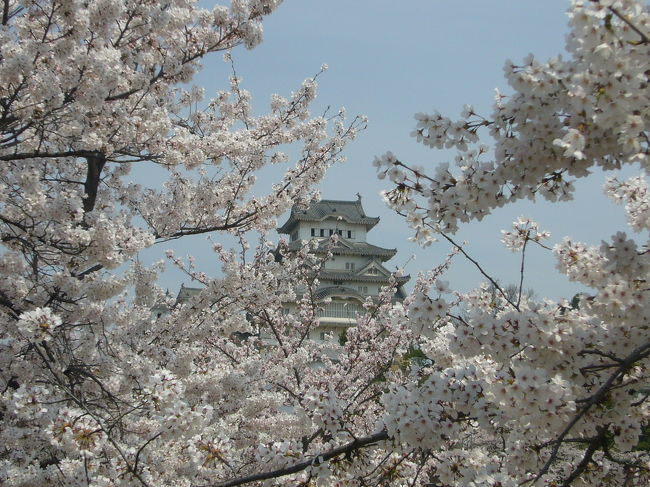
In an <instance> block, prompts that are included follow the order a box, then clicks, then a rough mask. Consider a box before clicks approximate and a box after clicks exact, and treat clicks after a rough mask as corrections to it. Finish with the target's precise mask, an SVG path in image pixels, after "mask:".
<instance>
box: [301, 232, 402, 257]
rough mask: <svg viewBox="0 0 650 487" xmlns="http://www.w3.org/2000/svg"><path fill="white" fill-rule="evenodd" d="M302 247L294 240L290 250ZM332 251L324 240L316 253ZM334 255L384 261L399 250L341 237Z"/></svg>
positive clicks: (334, 249) (334, 248) (328, 242)
mask: <svg viewBox="0 0 650 487" xmlns="http://www.w3.org/2000/svg"><path fill="white" fill-rule="evenodd" d="M301 246H302V242H301V241H299V240H294V241H293V242H290V243H289V248H290V249H292V250H297V249H299V248H300V247H301ZM329 250H330V241H329V239H324V240H321V241H319V242H318V247H317V248H316V250H315V252H316V253H325V252H327V251H329ZM331 250H332V253H333V254H334V255H363V256H371V257H378V258H379V259H381V260H382V261H385V260H389V259H391V258H392V257H393V256H394V255H395V254H396V253H397V249H386V248H383V247H378V246H376V245H372V244H369V243H368V242H355V241H353V240H348V239H346V238H343V237H339V240H338V242H337V244H336V245H335V246H334V247H332V248H331Z"/></svg>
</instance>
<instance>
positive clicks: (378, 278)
mask: <svg viewBox="0 0 650 487" xmlns="http://www.w3.org/2000/svg"><path fill="white" fill-rule="evenodd" d="M318 279H320V280H321V281H325V280H327V281H359V282H380V283H387V282H388V280H389V278H388V277H386V276H383V275H381V274H377V275H365V276H364V275H359V274H354V273H352V272H350V271H334V270H324V271H322V272H320V273H319V274H318ZM396 279H397V283H398V284H400V285H401V284H405V283H407V282H408V281H409V279H411V276H401V277H398V278H396Z"/></svg>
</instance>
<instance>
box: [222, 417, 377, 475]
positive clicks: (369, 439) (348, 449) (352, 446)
mask: <svg viewBox="0 0 650 487" xmlns="http://www.w3.org/2000/svg"><path fill="white" fill-rule="evenodd" d="M387 439H388V433H387V432H386V430H383V431H380V432H379V433H375V434H374V435H370V436H364V437H362V438H357V439H356V440H354V441H351V442H350V443H347V444H345V445H342V446H340V447H338V448H334V449H333V450H330V451H328V452H327V453H323V454H322V455H318V456H317V457H314V458H312V459H310V460H305V461H304V462H300V463H296V464H295V465H292V466H290V467H285V468H280V469H277V470H272V471H270V472H263V473H257V474H253V475H249V476H247V477H240V478H238V479H232V480H228V481H226V482H223V483H220V484H212V486H213V487H236V486H238V485H244V484H249V483H251V482H258V481H260V480H268V479H273V478H278V477H284V476H285V475H291V474H293V473H298V472H301V471H303V470H305V469H307V468H309V467H311V466H312V465H319V464H321V463H323V462H327V461H328V460H331V459H332V458H335V457H338V456H339V455H347V454H350V453H352V452H354V451H356V450H360V449H361V448H364V447H367V446H369V445H372V444H373V443H378V442H380V441H384V440H387Z"/></svg>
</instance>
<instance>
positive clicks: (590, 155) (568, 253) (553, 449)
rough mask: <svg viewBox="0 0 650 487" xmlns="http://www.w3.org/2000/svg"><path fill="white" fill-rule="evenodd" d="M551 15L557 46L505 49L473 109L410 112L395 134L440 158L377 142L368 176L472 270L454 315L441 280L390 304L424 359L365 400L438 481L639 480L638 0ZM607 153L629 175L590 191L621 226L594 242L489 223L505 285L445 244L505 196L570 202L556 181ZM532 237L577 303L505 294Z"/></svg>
mask: <svg viewBox="0 0 650 487" xmlns="http://www.w3.org/2000/svg"><path fill="white" fill-rule="evenodd" d="M569 19H570V27H571V31H570V33H569V35H568V38H567V51H568V54H569V55H568V57H567V59H563V58H561V57H557V58H553V59H550V60H548V61H547V62H540V61H538V60H537V59H535V58H534V57H533V56H532V55H531V56H530V57H528V58H527V59H525V60H524V61H523V62H521V63H514V62H512V61H508V62H507V63H506V66H505V73H506V78H507V80H508V82H509V84H510V87H511V89H512V93H511V94H508V95H506V94H502V93H500V92H497V94H496V97H495V103H494V107H493V111H492V113H491V114H490V115H489V116H482V115H480V114H478V113H476V111H475V110H474V109H473V108H472V107H471V106H466V107H465V109H464V111H463V113H462V115H461V117H462V118H461V119H460V120H458V121H453V120H451V119H449V118H447V117H444V116H443V115H441V114H439V113H434V114H418V115H416V118H417V127H416V130H415V131H414V133H413V135H414V136H415V137H416V138H417V140H418V141H419V142H421V143H423V144H425V145H426V146H428V147H431V148H436V149H442V148H447V149H450V148H451V149H455V150H456V151H457V155H456V158H455V161H454V162H455V167H452V166H451V165H449V164H443V165H439V166H438V167H436V168H434V169H432V170H429V169H425V168H422V167H416V166H413V165H410V164H407V163H405V162H402V161H401V160H399V159H398V158H397V157H396V156H394V155H393V154H390V153H389V154H385V155H384V156H382V157H380V158H377V159H376V161H375V164H376V166H377V168H378V171H379V176H380V177H381V178H388V179H389V180H390V181H391V182H392V183H394V185H395V186H394V188H393V189H391V190H390V191H388V192H386V199H387V201H388V203H389V205H390V206H391V207H392V208H394V209H395V210H396V211H397V212H399V213H401V214H403V215H404V216H405V217H406V218H407V219H408V221H409V223H410V225H411V226H412V228H413V230H414V232H415V238H416V239H417V240H419V241H420V242H421V243H422V244H424V245H426V244H428V243H430V242H431V241H432V239H434V238H436V237H439V238H443V239H446V240H447V241H449V242H450V243H451V244H452V246H453V248H454V249H455V250H456V251H457V252H459V253H461V254H463V255H464V256H465V257H466V258H468V259H470V260H471V261H472V262H473V263H474V264H475V265H476V266H477V268H478V270H479V271H480V272H481V273H482V274H483V276H484V277H485V279H486V285H485V286H484V287H483V288H481V289H479V290H477V291H475V292H473V293H470V294H468V295H466V296H459V295H456V299H461V300H462V302H463V303H464V305H465V306H464V309H463V310H462V311H463V313H460V314H459V313H454V310H453V309H452V308H450V307H448V306H447V307H446V314H445V315H444V316H443V312H442V310H441V306H440V302H441V301H440V300H441V299H442V298H444V294H443V293H442V292H441V291H440V290H439V289H438V290H436V289H435V288H433V283H434V281H433V280H432V279H431V278H428V279H427V278H422V279H421V281H420V283H419V284H418V287H417V289H416V292H415V294H414V296H413V297H412V298H411V299H412V300H411V301H410V302H408V303H405V304H406V305H407V309H408V316H409V318H410V319H411V321H412V324H413V326H414V327H415V330H416V331H419V332H420V333H421V334H422V335H423V336H421V337H420V340H419V342H420V348H421V349H422V350H423V351H424V352H425V353H426V354H427V355H428V356H430V357H431V358H433V360H434V361H435V364H434V365H433V366H432V367H430V368H428V369H427V370H426V371H424V372H423V373H421V374H420V380H419V381H418V382H417V383H407V384H405V385H400V386H392V389H391V391H390V392H389V393H388V394H387V395H385V396H384V397H383V398H382V400H383V401H384V403H385V405H386V411H385V414H386V416H387V417H388V418H390V419H389V420H387V421H386V422H385V425H386V427H387V430H388V433H389V436H390V437H392V438H395V439H398V440H399V441H401V442H402V443H403V444H407V445H411V446H416V445H418V446H419V447H420V448H423V447H425V448H428V451H429V452H430V454H431V456H432V458H433V459H432V460H431V461H430V462H429V463H428V464H426V466H425V467H424V468H425V469H426V468H429V469H432V470H433V471H434V472H435V476H436V482H439V483H441V484H443V485H448V484H451V485H456V484H458V485H647V483H648V482H649V481H650V480H649V468H650V463H649V458H648V454H647V452H642V451H636V450H635V447H636V445H637V443H638V441H639V437H640V434H641V431H642V429H643V428H644V427H646V428H647V427H648V418H649V409H648V396H649V393H650V389H649V381H648V366H649V365H650V363H649V361H648V357H649V356H650V328H649V319H650V315H649V314H648V309H649V306H648V305H649V302H648V299H649V296H648V291H649V289H648V286H647V280H648V243H647V241H646V242H645V243H643V244H641V243H638V240H641V239H643V237H644V236H645V235H644V234H645V232H646V231H647V230H648V229H649V222H650V220H649V219H648V208H650V206H649V203H650V200H649V199H648V189H647V188H648V186H647V177H646V171H647V168H648V162H649V161H650V158H649V144H648V142H649V140H648V129H647V123H648V117H649V115H650V105H649V101H650V99H649V98H648V93H649V91H648V81H649V79H648V75H649V73H650V71H649V69H648V68H649V67H650V64H649V63H648V54H650V38H649V35H650V28H649V21H650V18H649V16H648V7H647V4H646V3H644V2H637V1H611V0H603V1H582V0H574V1H573V2H572V3H571V8H570V10H569ZM486 139H489V140H490V141H491V142H490V145H484V144H483V143H482V142H483V141H485V140H486ZM624 164H636V165H638V166H640V169H641V171H642V175H641V176H639V177H635V178H632V179H630V180H628V181H619V180H617V179H616V178H610V179H609V180H608V181H607V183H606V185H605V192H606V193H607V194H608V195H609V196H610V197H611V198H612V199H613V200H614V201H616V202H618V203H622V204H625V208H626V211H627V215H628V223H629V225H630V226H631V228H632V229H633V230H634V231H636V232H638V233H639V237H638V238H630V236H628V235H627V234H626V233H625V232H623V231H621V232H618V233H616V234H615V235H613V236H612V237H611V238H609V239H607V240H604V241H603V243H602V245H601V246H600V247H588V246H586V245H583V244H581V243H578V242H575V241H573V240H571V239H570V238H565V239H564V240H563V241H562V242H561V243H559V244H557V245H555V247H553V248H552V249H551V248H549V247H548V246H547V245H546V244H545V243H544V242H545V240H546V239H548V238H549V237H550V235H549V234H548V232H544V231H542V230H540V228H539V226H538V224H537V223H535V222H532V221H531V220H529V219H525V218H521V219H519V220H518V221H516V222H515V223H514V224H513V229H512V230H509V231H504V233H503V242H504V244H505V245H506V246H507V247H509V248H510V249H512V250H513V251H516V252H521V254H522V258H521V278H522V281H521V282H520V283H519V289H518V292H517V293H516V295H515V296H513V295H512V294H510V295H509V293H507V292H505V290H504V289H501V288H500V287H499V285H498V283H497V282H496V280H495V279H493V278H492V277H491V276H490V275H489V274H488V273H487V272H486V270H485V269H484V267H482V266H481V264H480V263H479V262H476V261H475V260H474V259H472V257H471V256H470V255H468V254H467V253H466V251H465V249H463V248H462V246H461V245H460V244H458V243H457V242H456V241H455V240H454V237H453V234H454V232H455V231H456V230H457V229H458V227H459V225H460V224H461V223H463V222H468V221H471V220H481V219H482V218H483V217H484V216H486V215H487V214H489V213H490V212H492V211H494V210H495V209H497V208H499V207H501V206H503V205H505V204H509V203H512V202H514V201H516V200H519V199H522V198H529V199H535V198H546V199H548V200H550V201H560V200H565V199H570V198H572V197H573V190H574V188H573V184H572V181H573V180H575V179H576V178H578V177H584V176H586V175H588V174H589V172H590V169H591V168H593V167H594V166H598V167H601V168H604V169H615V168H620V167H621V166H622V165H624ZM532 245H537V246H541V247H542V248H543V249H546V250H548V251H552V252H553V253H554V254H555V256H556V258H557V266H558V268H559V269H560V271H561V272H563V273H564V274H565V275H566V276H567V277H568V278H569V279H570V280H573V281H577V282H580V283H582V284H584V285H585V286H588V287H589V288H591V289H592V290H593V292H592V293H589V294H586V295H583V296H582V297H581V299H580V300H579V302H578V306H577V307H575V306H573V307H572V306H570V304H569V303H568V302H566V301H564V302H552V301H548V300H544V301H541V302H537V301H534V300H533V299H530V297H528V296H526V295H525V293H522V286H523V276H524V269H525V266H524V264H525V252H526V249H527V246H532ZM493 289H496V290H497V293H496V294H497V296H496V298H495V295H494V292H493V291H492V290H493ZM444 305H446V303H443V307H444ZM422 374H423V375H422ZM422 426H424V427H422ZM441 426H442V427H441ZM440 445H444V446H442V447H441V446H440ZM450 464H452V465H451V466H450Z"/></svg>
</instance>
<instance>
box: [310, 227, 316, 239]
mask: <svg viewBox="0 0 650 487" xmlns="http://www.w3.org/2000/svg"><path fill="white" fill-rule="evenodd" d="M311 236H312V237H315V236H316V229H315V228H312V229H311Z"/></svg>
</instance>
